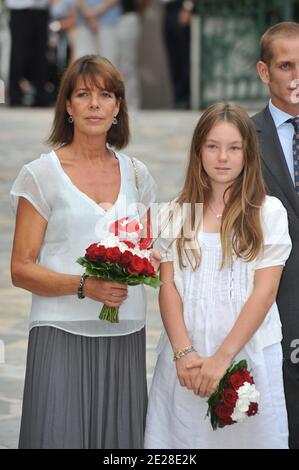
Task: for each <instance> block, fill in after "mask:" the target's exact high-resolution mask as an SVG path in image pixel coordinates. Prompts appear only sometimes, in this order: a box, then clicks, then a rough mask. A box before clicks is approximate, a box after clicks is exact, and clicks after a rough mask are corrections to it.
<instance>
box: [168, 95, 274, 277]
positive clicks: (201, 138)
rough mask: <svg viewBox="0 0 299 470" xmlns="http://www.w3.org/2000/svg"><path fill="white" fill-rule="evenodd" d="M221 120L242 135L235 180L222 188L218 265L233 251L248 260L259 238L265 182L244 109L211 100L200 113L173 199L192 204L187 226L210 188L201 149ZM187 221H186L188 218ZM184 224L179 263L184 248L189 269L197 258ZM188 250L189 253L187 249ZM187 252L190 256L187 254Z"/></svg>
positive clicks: (255, 251) (256, 249) (178, 243)
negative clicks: (188, 243) (184, 171)
mask: <svg viewBox="0 0 299 470" xmlns="http://www.w3.org/2000/svg"><path fill="white" fill-rule="evenodd" d="M221 122H229V123H231V124H233V125H234V126H236V128H237V129H238V130H239V132H240V134H241V136H242V141H243V155H244V167H243V170H242V172H241V173H240V175H239V176H238V177H237V178H236V180H235V181H234V182H233V183H232V184H231V185H230V187H229V188H227V189H226V191H225V193H226V192H227V191H228V190H229V193H228V200H227V202H226V205H225V208H224V212H223V215H222V222H221V245H222V267H223V266H224V264H225V263H226V262H228V263H231V261H232V255H233V252H234V253H235V254H236V255H237V256H238V257H242V258H243V259H245V260H246V261H252V260H253V259H254V258H255V257H256V256H257V255H258V254H259V252H260V250H261V248H262V244H263V232H262V226H261V218H260V209H261V206H262V203H263V201H264V198H265V187H264V182H263V177H262V171H261V159H260V153H259V149H258V142H257V136H256V130H255V127H254V125H253V123H252V121H251V119H250V118H249V116H248V114H247V113H246V111H245V110H244V109H243V108H242V107H240V106H238V105H236V104H231V103H216V104H214V105H212V106H210V107H209V108H208V109H207V110H206V111H205V112H204V113H203V115H202V116H201V118H200V120H199V122H198V124H197V126H196V128H195V130H194V134H193V138H192V142H191V149H190V157H189V164H188V169H187V174H186V179H185V183H184V186H183V189H182V191H181V193H180V195H179V197H178V199H177V201H176V202H177V204H178V207H181V206H182V205H183V204H184V203H190V204H191V230H192V231H193V232H194V231H195V233H196V232H198V227H196V226H195V220H196V213H195V208H196V203H206V202H207V200H208V199H209V196H210V193H211V185H210V180H209V177H208V175H207V173H206V172H205V170H204V168H203V165H202V160H201V149H202V146H203V144H204V142H205V141H206V138H207V135H208V133H209V132H210V130H211V129H212V128H213V127H214V126H215V125H217V124H219V123H221ZM189 222H190V221H189ZM186 241H190V238H188V236H186V230H184V225H183V226H182V229H181V233H180V238H178V239H177V241H176V246H177V250H178V256H179V263H180V267H181V269H182V268H183V267H185V266H186V265H185V264H184V262H183V253H185V255H186V257H187V259H188V261H189V263H190V264H191V266H192V267H193V269H197V268H198V266H199V264H200V250H199V249H196V248H192V249H191V250H190V249H188V250H187V249H186V248H185V246H184V245H185V242H186ZM190 252H191V253H192V254H191V253H190ZM190 254H191V257H190Z"/></svg>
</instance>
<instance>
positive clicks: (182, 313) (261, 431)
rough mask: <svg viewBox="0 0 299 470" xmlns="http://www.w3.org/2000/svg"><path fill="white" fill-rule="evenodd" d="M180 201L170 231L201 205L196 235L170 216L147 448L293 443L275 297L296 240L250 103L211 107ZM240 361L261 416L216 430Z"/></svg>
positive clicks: (174, 208) (197, 137) (198, 131)
mask: <svg viewBox="0 0 299 470" xmlns="http://www.w3.org/2000/svg"><path fill="white" fill-rule="evenodd" d="M175 203H176V204H170V214H171V216H169V217H168V229H169V226H172V228H173V227H174V226H175V227H177V226H178V225H177V224H178V213H179V209H180V208H182V207H183V204H184V206H185V204H186V203H189V207H190V209H191V211H190V213H191V219H190V220H191V230H193V233H194V235H193V237H190V231H189V232H188V227H187V222H188V221H187V218H184V219H183V224H182V226H181V229H180V234H179V236H178V237H176V240H174V239H173V240H172V239H169V232H170V231H171V230H170V231H169V230H166V228H165V225H164V224H163V230H164V231H163V233H162V237H161V238H160V250H161V254H162V264H161V279H162V281H163V282H164V284H163V286H162V287H161V291H160V298H159V300H160V309H161V315H162V319H163V323H164V326H165V329H166V332H167V336H166V335H165V334H164V336H162V339H161V341H160V347H159V348H158V349H159V350H160V352H159V357H158V361H157V365H156V368H155V373H154V377H153V382H152V387H151V391H150V399H149V408H148V415H147V424H146V433H145V446H146V447H147V448H180V449H181V448H194V449H195V448H198V449H199V448H287V443H288V429H287V414H286V406H285V398H284V391H283V379H282V352H281V345H280V341H281V338H282V337H281V324H280V319H279V313H278V310H277V306H276V303H275V298H276V293H277V290H278V286H279V281H280V277H281V274H282V270H283V266H284V264H285V261H286V260H287V258H288V256H289V253H290V251H291V240H290V237H289V234H288V222H287V215H286V211H285V209H284V207H283V206H282V204H281V202H280V201H279V200H278V199H276V198H274V197H270V196H266V195H265V188H264V184H263V180H262V174H261V165H260V157H259V152H258V147H257V140H256V135H255V129H254V126H253V124H252V123H251V120H250V119H249V117H248V115H247V114H246V112H245V111H244V110H243V109H242V108H241V107H239V106H237V105H234V104H225V103H219V104H215V105H213V106H211V107H209V108H208V109H207V110H206V112H205V113H204V114H203V115H202V117H201V119H200V120H199V122H198V124H197V127H196V129H195V131H194V135H193V140H192V144H191V151H190V160H189V166H188V170H187V176H186V180H185V184H184V187H183V190H182V192H181V194H180V196H179V197H178V199H177V200H176V201H175ZM196 203H202V205H201V207H202V215H201V214H200V212H201V211H199V210H198V206H199V205H198V204H197V205H196ZM164 219H165V216H164ZM190 220H189V222H190ZM198 220H199V224H198V223H197V221H198ZM166 232H167V234H166ZM281 314H283V312H281ZM179 351H184V354H179V357H180V358H179V359H177V360H176V361H175V362H174V361H173V357H174V355H177V354H178V353H179ZM240 359H246V360H247V362H248V366H249V369H251V371H252V374H253V377H254V379H255V383H256V388H257V390H259V392H260V404H259V413H258V414H257V415H256V416H254V417H250V418H248V419H247V420H246V421H244V422H242V423H238V424H233V425H231V426H226V427H224V428H222V429H218V430H217V431H213V429H212V427H211V424H210V420H209V419H208V418H207V419H205V416H206V412H207V408H208V405H207V399H208V397H209V396H210V395H211V393H212V392H213V391H215V390H216V388H217V386H218V384H219V381H220V379H221V378H222V376H223V375H224V373H225V371H226V369H227V368H228V367H229V366H230V365H231V363H232V361H234V360H235V361H239V360H240Z"/></svg>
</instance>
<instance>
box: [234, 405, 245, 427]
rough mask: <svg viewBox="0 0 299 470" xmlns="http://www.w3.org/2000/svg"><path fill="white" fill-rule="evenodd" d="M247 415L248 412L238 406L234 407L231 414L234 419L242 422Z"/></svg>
mask: <svg viewBox="0 0 299 470" xmlns="http://www.w3.org/2000/svg"><path fill="white" fill-rule="evenodd" d="M246 417H247V415H246V413H244V412H243V411H240V410H238V409H237V407H236V408H235V409H234V412H233V414H232V415H231V419H232V420H233V421H236V422H237V423H242V422H243V421H244V420H245V418H246Z"/></svg>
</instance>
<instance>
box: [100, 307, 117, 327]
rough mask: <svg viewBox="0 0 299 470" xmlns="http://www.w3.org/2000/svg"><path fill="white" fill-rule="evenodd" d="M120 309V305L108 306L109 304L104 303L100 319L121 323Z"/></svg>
mask: <svg viewBox="0 0 299 470" xmlns="http://www.w3.org/2000/svg"><path fill="white" fill-rule="evenodd" d="M118 311H119V307H107V305H103V307H102V310H101V313H100V315H99V319H100V320H107V321H110V322H111V323H119V318H118Z"/></svg>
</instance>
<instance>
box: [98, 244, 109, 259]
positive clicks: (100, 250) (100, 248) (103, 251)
mask: <svg viewBox="0 0 299 470" xmlns="http://www.w3.org/2000/svg"><path fill="white" fill-rule="evenodd" d="M106 252H107V249H106V248H105V247H104V246H103V245H99V246H98V248H97V252H96V253H97V262H98V263H102V262H103V261H106Z"/></svg>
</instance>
